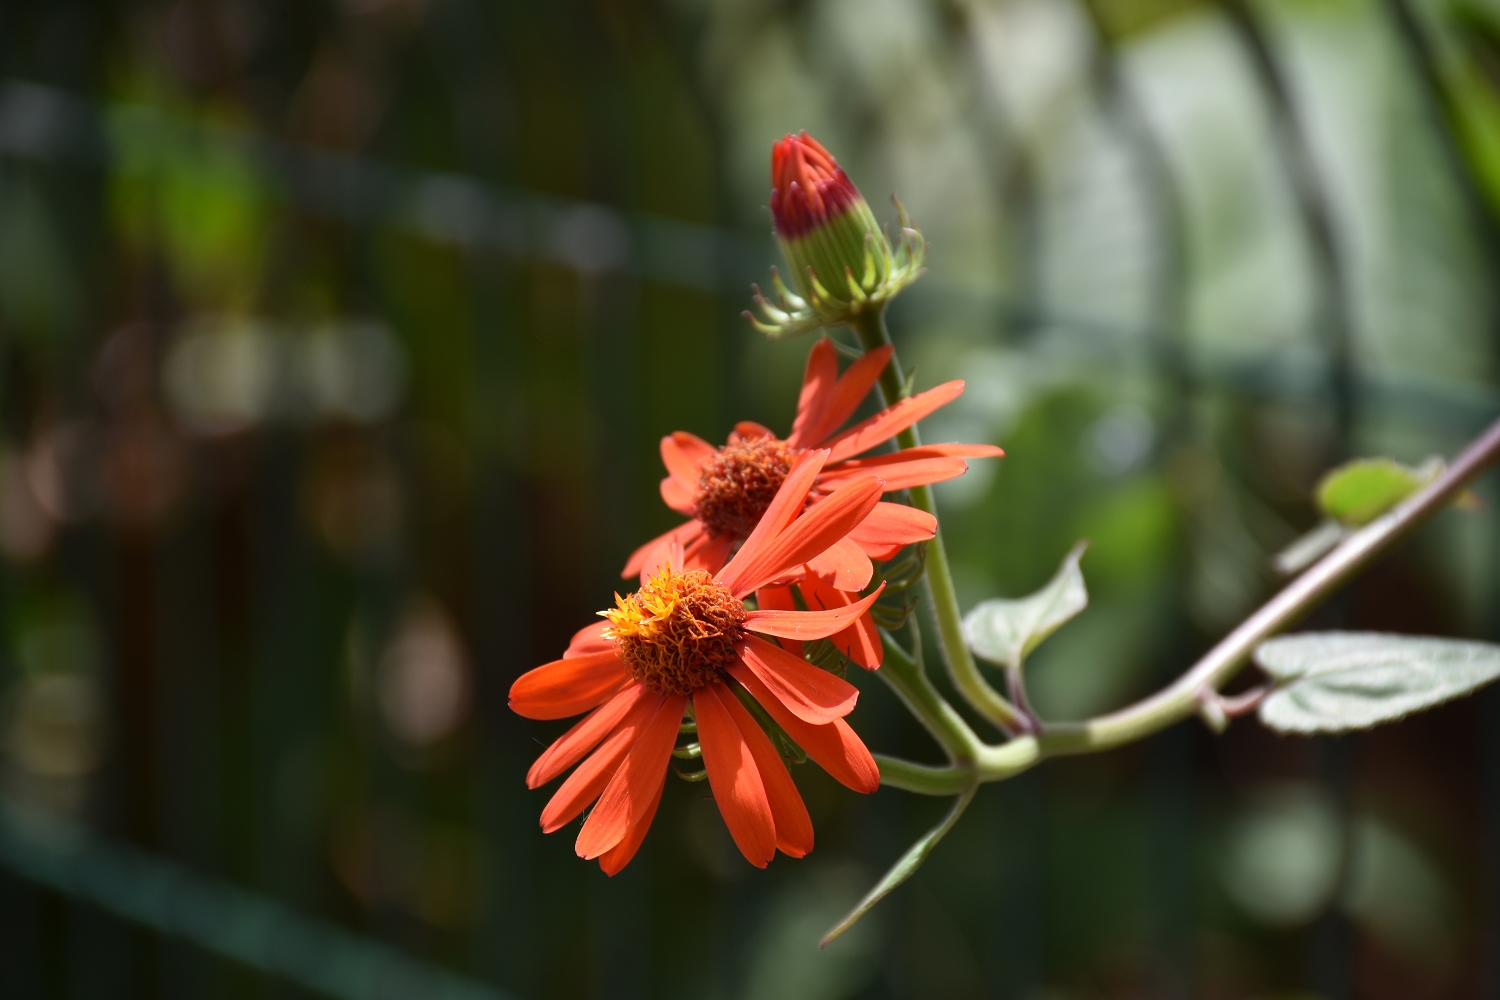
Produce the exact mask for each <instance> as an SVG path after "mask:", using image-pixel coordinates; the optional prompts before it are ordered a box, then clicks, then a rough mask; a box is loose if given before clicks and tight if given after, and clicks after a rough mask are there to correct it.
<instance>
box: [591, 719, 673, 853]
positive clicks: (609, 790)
mask: <svg viewBox="0 0 1500 1000" xmlns="http://www.w3.org/2000/svg"><path fill="white" fill-rule="evenodd" d="M686 707H687V696H686V695H669V696H667V697H665V698H663V700H662V703H661V707H660V708H658V709H657V711H656V714H655V715H654V716H652V718H651V720H650V721H649V722H646V723H644V724H643V725H641V726H640V727H638V728H637V730H636V740H635V745H634V746H633V747H631V749H630V753H629V754H628V755H626V757H625V760H624V762H623V763H621V764H620V766H619V768H618V769H616V771H615V773H614V777H612V778H610V779H609V784H608V785H606V786H605V788H604V793H603V794H602V795H600V796H599V803H598V804H597V805H595V806H594V811H593V812H591V813H589V818H588V819H586V820H584V823H583V829H582V830H580V831H579V832H578V842H577V843H576V844H574V850H576V851H577V852H578V856H579V857H580V858H587V859H589V860H592V859H594V858H597V857H598V856H599V855H601V854H603V853H604V852H605V851H607V850H609V849H610V848H611V847H614V846H615V845H616V844H618V843H619V842H620V841H622V840H624V839H625V836H626V834H628V833H629V832H630V830H631V829H632V828H633V827H634V826H635V824H636V823H638V822H640V820H641V817H643V816H645V815H646V812H647V811H648V810H649V809H650V808H651V806H652V803H654V802H655V801H656V797H657V793H658V792H660V791H661V786H662V783H663V782H664V781H666V780H667V760H668V758H670V757H671V756H672V746H673V744H675V743H676V742H677V727H678V726H679V725H681V724H682V712H683V709H685V708H686Z"/></svg>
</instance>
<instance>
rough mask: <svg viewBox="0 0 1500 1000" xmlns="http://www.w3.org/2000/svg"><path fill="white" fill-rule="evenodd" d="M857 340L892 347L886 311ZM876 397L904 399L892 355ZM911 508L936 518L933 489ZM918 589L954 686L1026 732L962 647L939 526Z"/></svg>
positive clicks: (920, 491) (860, 324)
mask: <svg viewBox="0 0 1500 1000" xmlns="http://www.w3.org/2000/svg"><path fill="white" fill-rule="evenodd" d="M849 325H850V326H851V327H853V329H854V332H855V333H856V334H857V335H858V336H859V341H860V344H861V345H863V347H864V349H865V350H866V351H872V350H874V349H876V348H877V347H880V346H882V345H885V344H889V343H890V342H891V335H890V333H889V331H887V330H886V326H885V307H884V306H883V305H882V306H879V307H876V308H874V309H865V310H863V311H861V312H859V313H857V314H855V316H854V318H853V319H852V320H851V321H850V324H849ZM878 384H879V388H880V395H881V397H882V398H883V399H884V401H885V405H886V406H890V405H892V404H894V403H896V402H897V401H899V400H902V399H905V398H906V396H907V386H906V376H905V373H903V372H902V370H901V361H900V359H899V358H897V357H896V355H895V353H892V354H891V361H890V364H888V365H886V366H885V368H884V370H882V371H881V373H880V381H879V383H878ZM921 443H922V440H921V438H920V437H919V436H918V434H917V428H916V425H915V424H913V425H912V426H911V427H908V428H907V429H906V430H904V431H902V432H901V433H900V434H898V435H897V436H896V444H897V445H898V446H899V447H901V448H915V447H917V446H918V445H920V444H921ZM910 493H911V504H912V506H913V507H916V508H917V509H918V510H924V511H926V512H927V513H929V514H931V515H933V516H934V517H936V516H937V504H936V503H934V502H933V497H932V487H930V486H913V487H912V488H911V491H910ZM922 588H923V590H924V591H925V592H926V594H927V600H928V603H929V604H931V606H932V612H933V614H934V616H936V618H937V624H938V640H939V643H938V644H939V646H940V647H941V649H942V652H943V663H944V665H945V666H947V668H948V676H949V677H951V678H952V679H953V685H954V687H956V688H958V690H959V691H960V692H961V693H962V694H963V696H964V698H965V700H967V701H968V703H969V704H970V705H972V706H973V707H974V710H975V711H976V712H978V713H979V714H981V715H983V716H984V717H985V718H986V719H988V720H989V721H990V722H992V723H994V724H995V725H996V726H998V727H1000V728H1001V729H1002V730H1004V731H1005V732H1006V733H1007V734H1009V735H1016V734H1018V733H1027V732H1031V731H1032V729H1033V728H1034V727H1033V724H1032V722H1031V720H1030V719H1028V718H1027V717H1026V716H1025V715H1023V714H1022V713H1021V712H1019V711H1017V710H1016V707H1015V706H1014V705H1012V704H1011V703H1010V702H1009V701H1007V700H1006V699H1005V698H1004V697H1002V696H1001V695H1000V693H999V692H998V691H996V690H995V689H994V688H992V687H990V685H989V682H988V681H986V680H985V679H984V677H983V675H981V674H980V672H979V665H978V664H977V663H975V662H974V657H973V656H972V655H971V654H970V653H969V647H968V645H966V644H965V643H964V631H963V615H962V614H961V613H960V611H959V609H958V594H957V592H956V591H955V590H954V589H953V574H952V571H951V570H950V569H949V566H948V552H947V550H946V549H944V548H943V529H942V528H941V527H939V528H938V529H937V534H936V535H935V536H934V537H933V539H932V541H930V542H928V543H927V572H926V574H925V575H924V576H923V579H922Z"/></svg>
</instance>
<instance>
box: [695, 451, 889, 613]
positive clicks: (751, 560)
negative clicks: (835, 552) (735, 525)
mask: <svg viewBox="0 0 1500 1000" xmlns="http://www.w3.org/2000/svg"><path fill="white" fill-rule="evenodd" d="M788 479H790V477H788ZM783 488H785V487H783ZM881 489H882V486H881V482H880V480H879V479H876V478H875V477H874V476H871V477H870V478H868V479H862V480H856V481H854V482H852V483H849V484H847V485H846V486H844V487H843V488H841V489H838V490H835V491H834V492H833V493H832V494H830V495H829V496H827V497H826V498H824V499H823V500H821V501H819V502H818V503H817V504H814V505H813V507H812V509H811V510H809V511H807V512H806V513H804V514H803V515H802V516H801V517H799V518H797V520H795V521H793V522H792V523H791V526H790V527H788V528H787V529H786V530H785V531H783V532H781V533H780V534H778V535H776V536H775V537H774V538H772V539H768V540H767V541H766V542H765V543H764V544H763V545H761V546H759V547H758V548H756V549H755V550H753V551H751V554H750V555H749V556H746V555H745V553H746V551H749V550H750V543H749V542H746V543H745V545H744V547H743V548H741V549H740V551H739V555H737V556H735V558H734V561H733V562H731V563H730V564H729V566H728V567H726V568H725V570H724V572H723V573H720V574H719V581H720V582H721V583H723V584H724V585H725V586H727V587H728V588H729V589H730V591H731V592H733V593H734V594H735V595H736V596H741V595H743V594H747V593H749V592H750V591H752V590H756V589H759V588H760V587H763V586H765V585H766V584H768V583H771V582H773V581H775V580H777V579H778V578H780V577H782V576H784V575H785V574H786V573H787V571H788V570H791V569H792V568H794V567H796V566H801V565H802V564H803V563H805V562H807V561H808V560H809V559H812V558H813V557H814V556H816V555H818V554H820V553H822V552H824V551H826V550H827V549H828V548H830V547H831V546H832V545H833V544H834V543H835V542H837V541H838V540H839V539H841V538H843V537H844V536H845V535H847V534H848V533H849V532H850V531H851V530H853V528H854V526H855V525H857V524H859V522H861V521H863V520H864V519H865V518H866V517H868V516H869V514H870V511H871V510H873V509H874V508H875V504H876V503H878V502H879V501H880V493H881ZM777 496H778V498H779V497H780V494H777ZM767 514H768V516H769V512H767ZM764 523H765V521H764V520H762V522H761V524H764ZM755 530H756V531H759V530H760V526H759V525H757V527H756V529H755ZM751 538H752V539H753V538H754V535H753V534H752V535H751ZM736 567H738V570H739V572H738V573H737V574H734V575H733V576H731V575H730V571H731V570H733V569H735V568H736Z"/></svg>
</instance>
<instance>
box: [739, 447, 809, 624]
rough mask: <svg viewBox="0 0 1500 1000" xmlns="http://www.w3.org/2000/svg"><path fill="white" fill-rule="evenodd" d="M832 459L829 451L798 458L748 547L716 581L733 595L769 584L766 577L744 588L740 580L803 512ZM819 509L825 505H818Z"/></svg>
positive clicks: (745, 592) (802, 455) (749, 540)
mask: <svg viewBox="0 0 1500 1000" xmlns="http://www.w3.org/2000/svg"><path fill="white" fill-rule="evenodd" d="M827 457H828V453H827V452H825V451H804V452H803V453H802V454H801V455H799V456H797V461H796V462H794V463H792V468H791V470H790V471H789V472H787V474H786V479H784V480H782V482H781V487H780V488H779V489H778V490H777V491H776V496H774V497H772V498H771V505H770V506H769V507H767V508H766V512H765V513H764V514H762V515H761V517H760V521H759V522H758V523H757V524H756V525H755V530H754V531H752V532H750V537H748V538H746V539H745V544H743V545H741V546H740V550H739V552H737V553H735V555H734V558H733V559H731V560H729V562H728V564H727V565H725V567H724V568H723V569H722V570H720V571H719V573H718V575H717V577H716V579H717V580H718V581H719V582H720V583H722V584H723V585H724V586H726V587H728V588H729V589H730V591H731V592H733V593H735V594H736V595H738V596H743V595H744V594H748V593H749V592H750V591H752V590H754V589H755V588H756V586H757V585H758V584H762V583H769V582H770V581H771V579H772V578H771V577H769V576H768V577H765V578H764V579H760V580H757V581H756V584H752V585H750V586H746V587H743V588H741V587H740V585H739V580H740V578H741V577H742V576H743V575H744V568H745V566H746V564H747V563H750V562H752V561H753V560H755V559H756V558H758V557H759V555H760V553H761V552H762V551H763V550H764V549H765V548H766V547H767V546H769V545H771V544H772V543H773V542H774V541H775V539H776V538H777V537H778V536H779V535H780V534H781V532H782V530H783V529H784V528H785V527H786V526H787V525H788V524H790V523H791V522H792V519H793V518H795V517H796V516H797V514H798V512H800V511H801V510H802V505H803V503H804V502H806V500H807V493H808V491H809V490H811V489H812V486H813V483H814V482H816V481H817V478H818V473H819V472H820V471H822V469H823V462H824V460H825V459H826V458H827ZM818 506H819V507H821V506H822V504H818Z"/></svg>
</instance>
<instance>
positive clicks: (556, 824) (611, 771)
mask: <svg viewBox="0 0 1500 1000" xmlns="http://www.w3.org/2000/svg"><path fill="white" fill-rule="evenodd" d="M659 697H660V696H658V698H659ZM636 707H637V708H638V709H639V708H641V707H642V706H641V703H640V702H637V703H636ZM657 707H658V703H657V700H656V699H647V701H646V703H645V706H644V708H645V711H644V712H632V713H631V716H632V718H631V719H630V722H629V724H627V725H620V726H616V727H615V729H614V731H613V732H611V733H610V734H609V738H608V739H607V740H605V741H604V743H603V745H602V746H600V747H599V749H597V750H595V751H594V752H593V753H591V754H589V756H588V758H587V759H586V760H584V762H583V763H582V764H580V765H578V767H577V768H575V769H574V771H573V773H572V774H570V775H568V777H567V779H566V780H565V781H564V782H563V783H562V784H561V785H559V786H558V788H557V791H556V792H555V793H553V795H552V798H551V799H549V800H548V801H547V807H546V808H545V809H543V810H542V819H541V822H542V832H543V833H555V832H557V831H558V830H561V829H562V828H563V827H565V826H567V825H568V824H569V823H571V822H572V821H573V820H574V818H575V817H577V816H578V814H579V813H581V812H583V811H584V810H585V809H587V808H588V806H589V803H590V802H593V801H594V800H595V799H597V798H598V797H599V793H600V792H602V791H604V789H605V786H607V785H608V784H609V783H610V782H611V781H612V780H614V776H615V772H617V771H618V770H619V769H620V762H621V761H623V760H624V759H625V756H626V755H627V754H629V753H630V750H631V748H632V747H634V746H635V742H636V730H637V728H639V726H640V722H641V719H640V716H641V715H643V714H644V715H645V717H646V718H650V716H651V714H652V712H654V711H655V709H656V708H657Z"/></svg>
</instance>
